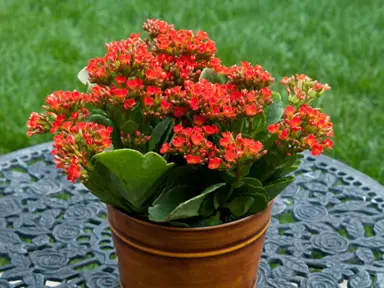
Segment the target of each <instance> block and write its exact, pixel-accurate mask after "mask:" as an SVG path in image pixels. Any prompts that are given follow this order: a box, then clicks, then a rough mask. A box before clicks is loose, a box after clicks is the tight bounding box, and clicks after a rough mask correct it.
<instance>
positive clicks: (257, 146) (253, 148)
mask: <svg viewBox="0 0 384 288" xmlns="http://www.w3.org/2000/svg"><path fill="white" fill-rule="evenodd" d="M247 148H248V150H249V151H250V152H251V153H252V154H255V155H256V154H259V153H260V151H261V150H262V149H263V144H262V143H261V142H260V141H256V142H253V143H252V142H251V143H250V145H249V146H248V147H247Z"/></svg>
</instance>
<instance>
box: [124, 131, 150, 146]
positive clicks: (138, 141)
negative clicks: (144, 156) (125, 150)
mask: <svg viewBox="0 0 384 288" xmlns="http://www.w3.org/2000/svg"><path fill="white" fill-rule="evenodd" d="M120 138H121V141H122V142H123V145H124V147H136V148H138V147H140V146H141V145H144V144H145V143H147V142H148V141H149V140H150V139H151V136H145V135H144V134H143V133H141V132H140V131H136V132H135V133H134V135H131V134H129V133H124V132H120Z"/></svg>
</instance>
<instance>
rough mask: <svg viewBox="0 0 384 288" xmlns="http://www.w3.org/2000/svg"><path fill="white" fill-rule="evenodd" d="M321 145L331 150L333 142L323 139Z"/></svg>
mask: <svg viewBox="0 0 384 288" xmlns="http://www.w3.org/2000/svg"><path fill="white" fill-rule="evenodd" d="M321 144H322V145H323V146H324V147H325V148H328V149H332V147H333V142H332V140H331V139H325V140H324V141H323V142H321Z"/></svg>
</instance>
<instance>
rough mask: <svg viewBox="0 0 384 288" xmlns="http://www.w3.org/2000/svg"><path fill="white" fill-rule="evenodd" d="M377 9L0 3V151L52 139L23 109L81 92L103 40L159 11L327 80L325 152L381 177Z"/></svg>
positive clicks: (265, 3) (217, 2) (300, 2)
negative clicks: (29, 129)
mask: <svg viewBox="0 0 384 288" xmlns="http://www.w3.org/2000/svg"><path fill="white" fill-rule="evenodd" d="M382 15H384V5H382V1H381V0H365V1H362V0H338V1H333V0H322V1H312V0H287V1H281V0H260V1H253V0H247V1H241V0H237V1H229V0H211V1H198V0H194V1H185V0H180V1H166V0H164V1H160V0H157V1H154V0H153V1H146V0H140V1H135V0H130V1H128V0H127V1H105V0H92V1H90V0H89V1H88V0H87V1H84V0H67V1H51V0H29V1H27V0H12V1H9V0H0V27H1V29H0V39H1V42H0V55H1V56H0V57H2V58H1V61H0V68H1V69H0V70H1V76H0V77H1V85H0V133H1V137H0V154H1V153H7V152H10V151H13V150H16V149H19V148H23V147H26V146H29V145H33V144H37V143H38V142H43V141H46V140H48V139H49V138H44V137H36V138H33V139H28V138H27V136H25V128H24V125H25V124H24V123H25V120H26V119H27V117H28V114H29V113H30V112H31V111H37V110H39V107H40V105H41V104H42V103H43V100H44V98H45V96H46V95H48V94H49V93H50V92H52V91H54V90H60V89H63V90H66V89H68V90H72V89H81V86H80V84H79V83H78V82H77V79H76V75H77V72H78V71H79V70H80V69H81V68H82V67H84V66H85V65H86V64H87V61H88V59H89V58H92V57H95V56H98V55H103V54H104V46H103V44H104V43H105V42H108V41H111V40H117V39H122V38H126V37H127V36H128V35H129V34H130V33H132V32H136V31H139V30H141V25H142V23H143V21H144V20H145V19H146V18H162V19H164V20H167V21H169V22H171V23H174V24H175V25H176V27H178V28H190V29H194V30H196V29H203V30H206V31H207V32H208V33H209V34H210V36H211V38H213V39H214V40H215V41H216V43H217V47H218V49H219V50H218V51H219V52H218V56H219V57H221V58H222V59H223V61H224V63H226V64H233V63H238V62H239V61H241V60H248V61H251V62H252V63H259V64H261V65H263V66H264V67H265V68H266V69H267V70H269V71H270V72H271V73H272V75H274V76H275V77H276V78H277V79H280V77H281V76H283V75H291V74H294V73H297V72H303V73H306V74H308V75H310V76H311V77H313V78H316V79H319V80H321V81H322V82H326V83H329V84H330V85H331V86H332V90H331V93H330V95H328V96H327V97H325V98H324V99H323V100H322V101H321V102H322V103H321V104H322V106H323V107H324V110H325V111H326V112H328V113H329V114H330V115H331V116H332V117H333V121H334V122H335V125H336V127H335V134H336V137H335V142H336V147H335V149H334V150H333V151H332V152H331V153H330V155H331V156H332V157H335V158H337V159H339V160H341V161H343V162H345V163H347V164H349V165H351V166H353V167H355V168H357V169H359V170H361V171H362V172H364V173H366V174H368V175H370V176H372V177H373V178H375V179H377V180H379V181H380V182H381V183H384V165H382V160H383V159H384V157H383V155H384V145H383V142H382V141H383V139H384V129H383V127H384V113H383V111H384V100H383V97H384V96H383V95H382V94H381V91H380V88H382V89H383V88H384V86H383V84H382V83H383V79H384V63H383V62H384V60H383V59H384V57H383V55H384V41H383V31H384V17H382ZM276 86H277V85H276Z"/></svg>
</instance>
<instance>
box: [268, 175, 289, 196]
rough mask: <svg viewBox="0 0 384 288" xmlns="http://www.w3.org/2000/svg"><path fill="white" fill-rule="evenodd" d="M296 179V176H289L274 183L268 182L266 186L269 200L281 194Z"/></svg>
mask: <svg viewBox="0 0 384 288" xmlns="http://www.w3.org/2000/svg"><path fill="white" fill-rule="evenodd" d="M293 180H295V177H293V176H288V177H286V178H282V179H278V180H276V181H274V182H272V183H269V184H267V185H266V186H265V187H264V188H265V190H266V193H267V197H268V200H269V201H271V200H272V199H274V198H275V197H276V196H277V195H279V194H280V193H281V192H283V190H284V189H285V188H287V187H288V185H289V184H291V183H292V182H293Z"/></svg>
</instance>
